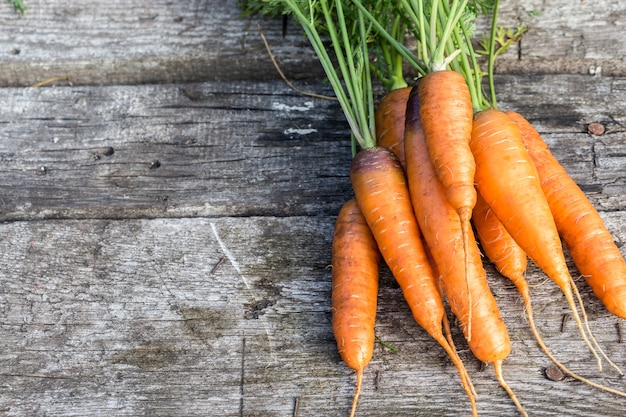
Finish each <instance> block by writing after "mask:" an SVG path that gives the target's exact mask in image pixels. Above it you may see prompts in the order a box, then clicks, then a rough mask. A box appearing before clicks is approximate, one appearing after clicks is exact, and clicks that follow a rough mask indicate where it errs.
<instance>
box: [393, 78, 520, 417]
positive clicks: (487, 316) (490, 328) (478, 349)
mask: <svg viewBox="0 0 626 417" xmlns="http://www.w3.org/2000/svg"><path fill="white" fill-rule="evenodd" d="M420 115H421V112H420V111H419V102H418V100H417V94H416V91H415V90H414V91H413V92H412V93H411V96H410V97H409V100H408V103H407V112H406V126H405V130H404V152H405V157H406V161H407V178H408V182H409V190H410V192H411V198H412V203H413V208H414V210H415V214H416V217H417V221H418V224H419V226H420V230H421V231H422V233H423V235H424V239H425V241H426V242H427V245H428V249H429V251H430V253H431V255H432V258H433V261H434V262H435V264H436V265H437V270H438V271H439V273H440V274H441V279H442V284H443V288H444V292H445V295H446V297H447V299H448V301H449V304H450V307H451V309H452V311H453V313H454V314H455V316H456V317H457V319H458V320H459V322H460V324H461V329H462V330H463V334H464V335H465V338H466V340H467V341H468V345H469V347H470V349H471V350H472V353H473V354H474V356H476V358H478V359H479V360H481V361H483V362H488V363H493V364H494V369H495V371H496V376H497V378H498V381H499V382H500V385H501V386H502V387H503V388H504V389H505V390H506V391H507V393H508V394H509V396H510V397H511V399H512V400H513V402H514V403H515V405H516V406H517V407H518V409H519V410H520V412H521V413H522V414H523V415H526V414H525V411H524V409H523V407H522V406H521V404H520V403H519V401H518V400H517V397H516V396H515V394H514V393H513V391H512V390H511V389H510V387H509V386H508V384H507V383H506V381H505V380H504V378H503V376H502V362H503V361H504V359H505V358H506V357H507V356H508V355H509V353H510V351H511V343H510V339H509V335H508V332H507V330H506V327H505V325H504V321H503V320H502V317H501V316H500V312H499V309H498V306H497V304H496V301H495V298H494V297H493V294H492V293H491V290H490V289H489V286H488V283H487V277H486V272H485V269H484V268H483V266H482V260H481V257H480V252H479V250H478V246H477V244H476V241H475V238H474V235H473V234H472V233H470V234H469V235H468V242H469V245H468V249H469V250H468V251H464V248H463V246H464V244H463V240H464V239H463V231H462V229H463V227H462V224H461V219H460V218H459V216H458V214H457V212H456V210H455V209H454V208H453V207H452V205H451V204H450V202H449V201H448V200H447V198H446V193H445V188H444V186H443V184H442V183H441V182H440V181H439V179H438V178H437V175H436V172H435V168H434V166H433V164H432V162H431V160H430V157H429V154H428V151H427V145H426V139H425V137H424V132H423V130H422V126H421V121H420ZM465 259H467V260H468V261H469V262H467V266H469V268H466V264H465ZM466 272H467V273H466ZM467 280H469V287H468V286H467ZM468 289H469V291H470V292H471V294H468ZM470 300H471V301H470ZM470 320H472V321H473V325H470Z"/></svg>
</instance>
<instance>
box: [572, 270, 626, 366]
mask: <svg viewBox="0 0 626 417" xmlns="http://www.w3.org/2000/svg"><path fill="white" fill-rule="evenodd" d="M571 285H572V290H573V292H574V295H575V296H576V299H577V300H578V304H579V305H580V311H581V314H582V316H583V322H584V323H585V328H586V329H587V333H589V338H590V339H591V341H592V342H593V344H594V345H595V346H596V348H597V349H598V351H599V352H600V354H601V355H602V356H603V357H604V359H606V361H607V362H608V363H609V365H611V366H612V367H613V368H614V369H615V370H616V371H617V372H618V373H619V374H620V375H624V372H622V370H621V368H620V367H619V366H617V364H616V363H615V362H613V361H612V360H611V359H610V358H609V357H608V356H607V354H606V353H604V350H603V349H602V347H600V344H599V343H598V341H597V340H596V338H595V336H594V335H593V333H592V332H591V328H590V327H589V320H588V319H587V312H586V311H585V306H584V304H583V299H582V297H581V296H580V292H578V287H577V286H576V283H575V282H574V280H573V279H572V280H571Z"/></svg>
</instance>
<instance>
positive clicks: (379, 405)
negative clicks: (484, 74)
mask: <svg viewBox="0 0 626 417" xmlns="http://www.w3.org/2000/svg"><path fill="white" fill-rule="evenodd" d="M236 3H237V2H236V1H235V0H226V1H217V0H207V1H200V0H194V1H184V2H173V1H165V0H155V1H151V2H141V1H138V0H131V1H124V2H122V1H111V2H100V1H95V0H86V1H81V2H75V1H68V0H58V1H54V2H45V1H42V0H27V3H26V4H27V6H28V7H29V9H28V11H27V12H26V15H25V16H23V17H20V16H18V15H16V14H14V13H13V11H12V10H11V8H10V7H9V6H8V5H7V4H6V2H5V3H4V4H1V3H0V28H1V29H0V85H1V86H2V88H1V89H0V103H1V105H0V168H1V175H0V220H2V223H1V224H0V363H1V365H2V366H1V368H0V369H1V370H0V414H2V415H6V416H112V415H114V416H233V417H234V416H239V417H270V416H271V417H274V416H281V417H283V416H284V417H291V416H296V415H297V416H299V417H305V416H318V417H319V416H345V415H347V413H348V411H349V406H350V401H351V398H352V394H353V389H354V387H353V384H354V375H353V373H352V371H351V370H349V369H348V368H347V367H346V366H345V365H344V364H343V363H342V362H341V360H340V358H339V356H338V354H337V351H336V346H335V341H334V338H333V334H332V331H331V327H330V307H329V299H330V270H329V268H328V265H329V262H330V243H331V237H332V232H333V221H334V219H335V216H336V213H337V211H338V210H339V207H340V206H341V204H342V203H343V202H344V201H345V200H347V199H348V198H349V197H350V196H351V186H350V182H349V178H348V166H349V162H350V147H349V141H348V136H349V132H348V129H347V125H346V123H345V121H344V119H343V117H342V115H341V113H340V110H339V107H338V106H337V104H336V103H335V102H332V101H328V100H323V99H316V98H311V97H307V96H303V95H300V94H298V93H296V92H294V91H293V90H291V89H290V88H289V87H288V86H286V85H285V83H284V82H282V81H281V80H280V79H279V77H278V75H277V73H276V71H275V70H274V68H273V67H272V64H271V61H270V59H269V57H268V54H267V52H266V51H265V48H264V46H263V43H262V41H261V38H260V36H259V34H258V31H257V23H261V25H262V26H261V27H262V30H263V31H264V33H265V35H266V36H267V38H268V41H269V43H270V45H271V46H272V48H273V52H274V54H275V55H276V57H277V59H278V61H279V62H280V65H281V67H282V68H283V70H284V72H285V73H286V74H287V76H288V77H289V78H290V79H291V80H293V81H294V82H295V83H296V84H297V85H298V86H299V87H300V88H303V89H305V90H308V91H312V92H317V93H329V92H330V91H329V88H328V86H327V85H326V84H324V82H323V80H322V79H323V76H322V74H321V69H320V68H319V66H318V65H317V63H316V60H315V58H314V56H313V55H312V53H311V51H310V50H309V49H308V43H307V42H306V40H305V39H304V38H303V37H302V36H301V33H300V32H299V30H298V29H297V28H296V27H294V26H293V25H289V26H288V30H287V34H286V36H285V37H283V36H282V31H283V27H282V21H281V20H280V19H278V20H269V19H256V18H254V19H243V18H241V17H240V16H239V11H238V9H237V7H236ZM501 9H502V12H501V16H502V17H501V23H502V24H504V25H507V26H514V25H517V24H526V25H528V26H529V29H530V31H529V32H528V34H527V35H526V36H525V37H524V38H523V40H522V42H521V44H519V45H516V46H515V47H514V48H513V49H512V50H511V51H509V52H508V53H507V54H506V55H504V56H502V57H501V58H500V61H499V62H498V67H497V72H498V77H497V90H498V95H499V99H500V105H501V107H502V108H507V109H514V110H517V111H520V112H522V113H523V114H524V115H526V116H527V117H528V118H529V119H530V120H531V121H532V122H533V123H534V125H535V126H536V127H537V128H538V129H539V130H540V132H541V133H542V134H543V135H544V137H545V139H546V140H547V141H548V142H549V144H550V146H551V147H552V149H553V152H554V154H555V156H557V158H558V159H559V160H560V161H561V162H562V163H563V165H564V166H565V167H566V168H567V170H568V171H569V173H570V174H571V176H572V177H573V178H574V179H575V180H576V181H577V182H578V183H579V184H580V185H581V187H582V189H583V190H584V191H585V192H586V193H587V194H588V196H589V197H590V199H591V200H592V201H593V203H594V204H595V205H596V207H597V208H598V210H599V211H600V212H601V214H602V216H603V218H604V219H605V221H606V224H607V226H608V228H609V229H610V230H611V232H612V233H613V235H614V238H615V240H616V242H617V244H618V245H619V246H620V247H621V249H622V253H623V254H626V246H625V243H626V128H625V126H626V111H625V109H626V64H625V62H624V58H623V56H624V54H625V53H626V36H624V35H626V33H625V31H624V25H625V24H626V6H624V5H623V4H622V2H616V1H610V0H598V1H592V0H587V1H586V2H579V1H571V0H548V1H538V0H537V1H534V0H533V1H521V0H515V1H514V0H510V1H504V2H502V5H501ZM51 78H54V80H50V79H51ZM42 82H44V83H43V84H44V85H42V86H41V87H39V88H33V87H31V86H32V85H34V84H37V83H42ZM591 123H600V124H601V125H602V126H603V127H604V128H605V133H604V134H602V135H600V136H595V135H591V134H590V133H589V132H588V126H589V124H591ZM568 262H570V266H571V271H572V273H573V274H577V272H576V270H575V268H574V266H573V264H571V259H570V258H569V255H568ZM486 268H487V270H488V273H489V280H490V283H491V285H492V289H493V292H494V294H495V296H496V299H497V301H498V303H499V305H500V307H501V312H502V315H503V317H504V319H505V321H506V323H507V326H508V329H509V332H510V335H511V339H512V344H513V350H512V353H511V355H510V357H509V358H508V359H507V360H506V362H505V364H504V370H505V377H506V378H507V380H508V381H509V383H510V385H511V386H512V388H513V389H514V390H515V392H516V393H517V395H518V396H519V398H520V400H521V402H522V403H523V404H524V406H525V407H526V408H527V410H528V412H529V414H530V415H531V416H596V417H600V416H602V417H607V416H609V417H610V416H615V417H617V416H623V415H624V409H625V408H626V399H625V398H620V397H618V396H615V395H611V394H605V393H602V392H599V391H598V390H596V389H593V388H589V387H588V386H586V385H583V384H581V383H580V382H577V381H576V380H573V379H571V378H565V379H563V380H560V381H553V380H550V379H548V378H546V377H545V375H544V370H545V368H546V367H548V366H549V365H550V361H549V359H548V358H547V357H546V356H545V355H544V354H542V353H541V351H540V350H539V349H538V347H537V345H536V343H535V341H534V340H533V337H532V335H531V333H530V331H529V329H528V326H527V323H526V320H525V317H524V311H523V306H522V304H521V302H520V299H519V296H518V294H517V293H516V291H515V289H514V288H513V286H512V285H511V284H510V283H509V282H507V281H506V280H504V279H503V278H502V277H500V276H499V275H498V274H497V272H495V270H494V269H493V267H492V266H490V265H489V264H486ZM575 276H577V277H578V275H575ZM528 279H529V281H530V282H531V283H532V285H533V289H532V291H533V294H532V295H533V301H534V303H535V309H536V315H537V317H536V320H537V324H538V326H539V327H540V331H541V333H542V334H543V336H544V338H545V340H546V343H547V344H548V346H549V347H550V348H551V349H552V351H553V353H554V354H555V355H556V356H557V357H558V358H559V359H560V360H561V361H562V362H564V363H566V364H567V365H568V366H570V367H571V368H572V369H573V370H575V371H576V372H578V373H580V374H581V375H584V376H586V377H588V378H590V379H593V380H594V381H596V382H600V383H603V384H606V385H609V386H611V387H613V388H616V389H619V390H622V391H626V382H625V381H624V379H623V378H621V377H619V376H618V375H617V373H616V372H615V371H614V370H612V369H611V368H610V367H608V366H606V365H605V369H604V371H603V372H598V371H597V369H596V367H595V363H594V360H593V358H592V357H591V355H590V354H589V352H588V350H587V349H586V347H585V346H584V344H583V343H582V341H581V340H580V338H579V335H578V333H577V331H576V329H575V327H574V325H573V322H572V321H571V320H569V321H568V320H566V319H564V318H567V317H568V316H567V311H568V310H567V306H566V304H565V302H564V300H563V297H562V296H561V294H560V292H559V290H558V289H557V288H556V286H554V285H553V284H552V283H551V282H547V281H546V278H545V275H543V274H542V273H541V272H540V271H539V270H538V269H537V268H536V267H535V266H534V265H531V266H530V267H529V270H528ZM578 283H579V288H580V291H581V292H582V295H583V297H584V299H585V306H586V308H587V312H588V314H589V320H590V325H591V328H592V330H593V331H594V333H595V335H596V337H597V339H598V342H599V344H600V345H601V346H602V347H603V348H604V350H605V352H606V353H607V355H608V356H609V357H610V358H612V359H613V360H614V361H615V362H616V363H617V364H619V365H620V366H621V367H622V368H626V348H625V345H624V343H623V342H622V339H623V336H622V335H623V334H624V331H626V326H625V325H624V323H623V321H622V320H620V319H617V318H616V317H614V316H612V315H610V314H609V313H608V312H607V311H606V310H605V309H604V307H603V306H602V305H601V304H600V303H599V302H598V301H597V300H596V299H594V298H593V296H592V294H591V292H590V290H589V288H588V287H587V286H586V284H585V283H584V281H583V280H579V281H578ZM380 286H381V287H380V298H379V315H378V323H377V328H376V332H377V336H378V337H379V338H380V339H381V340H383V341H385V342H386V343H388V344H390V345H392V346H394V347H395V348H397V350H398V351H397V352H393V351H391V350H389V349H388V348H386V347H384V346H383V345H382V344H377V345H376V348H375V354H374V358H373V361H372V363H371V365H370V366H369V367H368V369H367V371H366V375H365V379H364V387H363V394H362V397H361V401H360V406H359V410H358V415H359V416H360V417H366V416H394V417H400V416H461V415H468V414H469V407H468V403H467V399H466V397H465V394H464V392H463V391H462V389H461V387H460V384H459V382H458V377H457V374H456V370H455V368H454V367H453V366H452V365H451V363H450V361H449V360H448V359H447V357H446V355H445V353H444V352H443V350H442V349H441V348H440V347H439V346H438V345H436V343H435V342H434V341H433V340H432V339H431V338H430V337H429V336H427V335H426V334H425V332H424V331H423V330H421V329H420V328H419V327H418V325H417V324H416V323H415V322H414V321H413V319H412V318H411V316H410V313H409V310H408V308H407V306H406V305H405V302H404V300H403V299H402V295H401V293H400V290H399V288H398V287H397V285H396V284H395V282H394V281H393V278H392V277H391V275H390V273H389V271H388V270H387V269H386V268H383V269H382V271H381V284H380ZM455 341H456V343H457V345H458V347H459V350H460V351H461V356H462V358H463V359H464V361H465V363H466V365H467V367H468V369H469V371H470V374H471V377H472V378H473V382H474V384H475V386H476V389H477V391H478V395H479V399H478V405H479V413H480V415H481V416H494V417H495V416H498V417H501V416H509V415H516V410H515V407H514V406H513V405H512V403H511V401H510V400H509V398H508V396H507V394H506V393H505V392H504V391H503V390H502V389H501V388H499V386H498V384H497V381H496V380H495V377H494V374H493V369H492V368H491V367H486V368H485V367H483V366H482V364H481V363H479V362H478V361H477V360H475V359H474V358H473V357H472V355H471V353H470V352H469V351H468V350H467V348H466V345H465V344H464V342H463V340H462V338H461V337H460V334H459V333H458V331H457V330H455Z"/></svg>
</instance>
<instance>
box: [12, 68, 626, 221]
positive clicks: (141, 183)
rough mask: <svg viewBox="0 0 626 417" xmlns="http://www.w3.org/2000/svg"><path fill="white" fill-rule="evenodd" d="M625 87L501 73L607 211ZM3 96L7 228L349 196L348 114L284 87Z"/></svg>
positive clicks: (332, 209)
mask: <svg viewBox="0 0 626 417" xmlns="http://www.w3.org/2000/svg"><path fill="white" fill-rule="evenodd" d="M624 82H625V81H624V80H623V79H620V78H608V77H588V76H526V77H522V76H500V77H499V78H498V85H497V88H498V92H499V97H500V98H501V105H502V107H503V108H512V109H517V110H519V111H521V112H522V114H525V115H526V116H527V117H528V118H529V119H530V120H531V121H533V122H534V123H535V124H536V126H537V127H538V129H539V130H540V131H541V132H542V133H544V134H545V137H546V140H547V141H548V142H549V143H550V145H551V146H552V147H553V150H554V153H555V155H556V156H557V158H559V159H560V160H561V161H562V162H563V164H564V165H565V166H566V167H567V169H568V170H569V171H570V174H571V175H572V176H573V177H574V178H575V179H576V181H578V182H579V184H580V185H581V187H582V188H583V189H584V190H585V191H587V192H588V193H589V195H590V197H591V198H592V199H593V201H594V203H595V204H596V205H597V206H598V207H599V208H600V209H602V210H625V209H626V178H625V177H624V170H623V167H624V163H625V162H624V154H625V153H626V151H625V149H626V132H625V131H624V129H623V126H624V125H625V124H626V120H624V119H625V116H624V114H623V111H622V109H623V108H624V107H625V106H626V90H625V89H624V88H623V87H624ZM306 87H307V88H309V89H311V90H312V91H318V92H327V87H325V86H323V85H321V84H319V83H314V84H311V85H308V86H306ZM0 102H2V103H4V106H3V107H2V108H0V160H1V162H2V165H1V169H2V175H1V176H0V196H1V203H2V206H1V208H0V219H3V220H25V219H33V218H40V219H42V218H74V219H76V218H139V217H193V216H219V215H226V216H233V215H276V216H285V215H320V214H325V215H334V214H336V213H337V211H338V210H339V207H340V206H341V203H342V202H343V201H345V199H346V198H347V196H349V194H350V193H351V186H350V183H349V178H348V167H349V163H350V147H349V140H348V137H349V134H348V130H347V125H346V123H345V120H344V118H343V116H342V114H341V111H340V109H339V106H338V105H337V103H335V102H333V101H329V100H322V99H313V98H310V97H304V96H301V95H298V94H295V93H294V92H292V91H291V90H290V89H288V88H287V87H286V86H285V85H284V84H283V83H282V82H279V81H275V82H269V83H255V82H244V83H219V82H210V83H204V84H185V85H174V84H171V85H143V86H113V87H87V86H82V87H57V88H52V89H50V88H48V89H12V88H9V89H2V90H0ZM592 122H596V123H602V124H603V125H604V126H605V129H606V133H605V134H604V135H602V136H592V135H590V134H589V133H587V126H588V124H589V123H592Z"/></svg>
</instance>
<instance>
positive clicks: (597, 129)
mask: <svg viewBox="0 0 626 417" xmlns="http://www.w3.org/2000/svg"><path fill="white" fill-rule="evenodd" d="M587 132H589V134H591V135H594V136H601V135H604V132H605V127H604V125H603V124H601V123H595V122H594V123H589V126H587Z"/></svg>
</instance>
